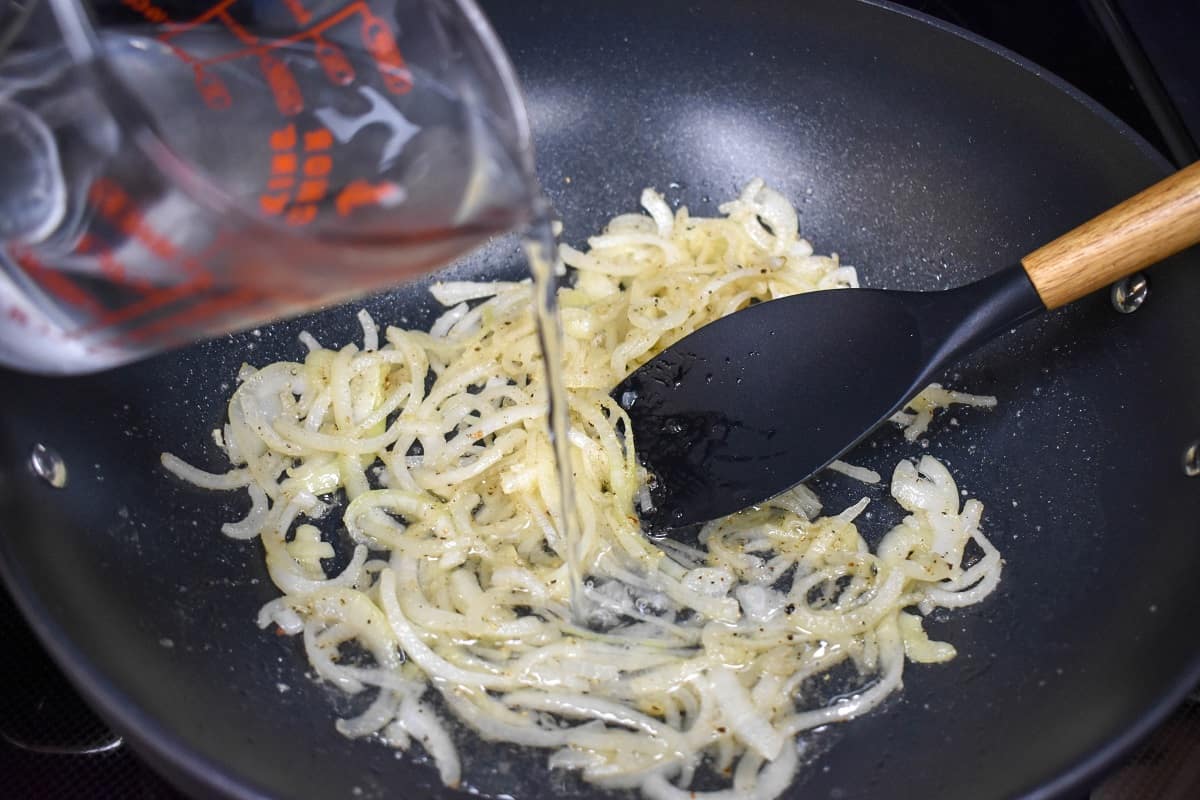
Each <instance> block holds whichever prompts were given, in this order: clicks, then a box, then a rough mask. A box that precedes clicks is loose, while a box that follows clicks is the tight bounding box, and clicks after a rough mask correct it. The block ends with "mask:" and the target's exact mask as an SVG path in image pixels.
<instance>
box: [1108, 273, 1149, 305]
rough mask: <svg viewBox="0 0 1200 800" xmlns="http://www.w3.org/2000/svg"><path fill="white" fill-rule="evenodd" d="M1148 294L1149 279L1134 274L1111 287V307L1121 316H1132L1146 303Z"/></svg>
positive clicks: (1140, 274) (1142, 274) (1142, 275)
mask: <svg viewBox="0 0 1200 800" xmlns="http://www.w3.org/2000/svg"><path fill="white" fill-rule="evenodd" d="M1148 294H1150V279H1149V278H1147V277H1146V275H1145V274H1144V273H1141V272H1136V273H1134V274H1133V275H1130V276H1128V277H1126V278H1122V279H1121V280H1119V281H1117V282H1116V283H1114V284H1113V285H1112V305H1113V308H1115V309H1116V310H1117V311H1120V312H1121V313H1122V314H1132V313H1133V312H1135V311H1137V310H1138V309H1139V308H1141V307H1142V303H1144V302H1146V296H1147V295H1148Z"/></svg>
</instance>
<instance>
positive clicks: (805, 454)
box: [613, 266, 1044, 530]
mask: <svg viewBox="0 0 1200 800" xmlns="http://www.w3.org/2000/svg"><path fill="white" fill-rule="evenodd" d="M1043 308H1044V307H1043V306H1042V303H1041V300H1040V299H1039V298H1038V295H1037V292H1036V291H1035V290H1034V289H1033V287H1032V285H1031V284H1030V283H1029V280H1028V278H1027V277H1026V275H1025V272H1024V270H1022V269H1021V268H1020V267H1019V266H1018V267H1014V268H1011V269H1009V270H1005V271H1004V272H1001V273H998V274H997V275H995V276H992V277H990V278H987V279H985V280H983V281H979V282H978V283H974V284H971V285H969V286H965V287H962V288H960V289H954V290H951V291H948V292H936V293H934V292H891V291H879V290H871V289H846V290H837V291H825V292H812V293H809V294H802V295H796V296H793V297H787V298H782V299H779V300H773V301H771V302H767V303H760V304H758V305H754V306H751V307H749V308H747V309H744V310H742V311H739V312H737V313H736V314H732V315H730V316H728V317H725V318H723V319H720V320H717V321H716V322H713V323H712V324H710V325H707V326H705V327H703V328H701V329H700V330H698V331H696V332H695V333H693V334H691V335H690V336H687V337H686V338H684V339H682V340H681V341H679V342H678V343H676V344H675V345H673V346H672V347H670V348H668V349H667V350H665V351H663V352H662V353H660V354H659V355H658V356H657V357H655V358H654V359H652V360H651V361H649V362H647V363H646V364H645V365H643V366H642V367H641V368H639V369H638V370H637V371H635V372H634V373H633V374H632V375H630V376H629V377H628V378H626V379H625V380H624V381H623V382H622V383H621V385H620V386H618V387H617V389H616V390H615V391H614V393H613V395H614V397H616V398H617V400H618V401H619V402H620V403H621V405H622V406H623V407H624V408H625V409H626V410H627V411H628V412H629V416H630V419H631V421H632V425H633V439H634V442H635V443H636V446H637V450H638V456H639V458H640V459H641V461H642V463H643V465H645V466H646V468H647V469H648V470H649V472H650V474H651V475H653V476H654V478H653V481H652V483H651V496H652V498H653V500H654V508H653V510H650V511H644V512H643V515H642V516H643V521H644V522H645V523H647V525H648V526H649V528H650V530H669V529H672V528H679V527H684V526H686V525H691V524H694V523H697V522H704V521H707V520H710V519H715V518H717V517H721V516H724V515H726V514H731V513H733V512H735V511H738V510H740V509H743V508H746V507H747V506H749V505H752V504H754V503H757V502H761V501H763V500H766V499H768V498H770V497H772V496H774V495H776V494H778V493H779V492H781V491H784V490H785V489H787V488H789V487H791V486H793V485H795V484H796V483H798V482H800V481H802V480H804V479H805V478H807V477H809V476H810V475H812V474H813V473H814V472H817V471H818V470H820V469H821V468H823V467H824V466H826V465H827V464H828V463H829V462H830V461H833V460H834V459H835V458H837V457H838V456H839V455H841V454H842V453H844V452H845V451H846V450H848V449H850V448H851V447H853V446H854V445H855V444H857V443H858V442H859V441H861V440H862V439H863V438H864V437H865V436H866V435H867V434H869V433H870V432H871V431H872V430H873V429H874V428H875V427H876V426H877V425H879V424H880V423H881V422H882V421H883V420H885V419H887V418H888V417H889V416H891V415H892V414H894V413H895V412H896V411H897V410H898V409H899V408H901V407H902V406H903V405H904V403H905V402H906V401H907V400H908V399H909V398H911V397H912V396H913V395H914V394H916V393H917V392H918V391H920V390H921V389H922V388H924V386H925V384H926V383H927V382H928V381H929V380H930V379H931V377H932V376H933V375H934V374H935V373H936V372H937V370H938V368H939V367H941V366H943V365H944V364H945V363H946V361H947V360H948V359H950V358H952V357H953V356H955V355H957V354H959V353H961V352H963V351H964V350H966V349H969V348H970V347H973V346H975V345H977V344H979V343H982V342H983V341H986V340H987V339H988V338H990V337H991V336H993V335H994V334H995V333H998V332H1000V331H1002V330H1005V329H1006V328H1008V327H1010V326H1012V325H1013V324H1015V323H1017V322H1019V321H1021V320H1023V319H1025V318H1027V317H1029V316H1031V315H1033V314H1035V313H1037V312H1038V311H1041V310H1043Z"/></svg>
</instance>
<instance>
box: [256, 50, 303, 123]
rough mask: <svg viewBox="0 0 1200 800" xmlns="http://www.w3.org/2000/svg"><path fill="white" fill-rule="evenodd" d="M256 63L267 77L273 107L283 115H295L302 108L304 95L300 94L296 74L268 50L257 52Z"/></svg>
mask: <svg viewBox="0 0 1200 800" xmlns="http://www.w3.org/2000/svg"><path fill="white" fill-rule="evenodd" d="M258 65H259V67H261V68H262V71H263V75H265V76H266V78H267V85H268V86H270V87H271V94H272V95H274V97H275V107H276V108H278V109H279V113H280V114H283V115H284V116H285V117H291V116H295V115H296V114H299V113H300V112H301V111H303V110H304V96H303V95H302V94H300V84H298V83H296V76H295V75H293V74H292V71H291V70H290V69H288V68H287V64H284V63H283V61H282V60H281V59H279V58H277V57H276V56H274V55H272V54H271V53H269V52H264V53H259V55H258Z"/></svg>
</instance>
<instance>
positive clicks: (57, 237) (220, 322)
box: [0, 30, 534, 372]
mask: <svg viewBox="0 0 1200 800" xmlns="http://www.w3.org/2000/svg"><path fill="white" fill-rule="evenodd" d="M103 41H104V46H105V50H106V52H107V53H108V55H109V64H110V65H111V68H112V71H113V72H114V73H115V74H116V75H117V76H119V78H120V82H121V83H122V84H123V85H124V86H125V87H135V88H136V95H137V98H138V100H139V105H140V106H141V109H142V110H144V111H145V112H146V114H147V115H148V116H149V118H150V119H151V121H152V124H153V127H154V129H155V131H156V133H157V136H158V137H160V138H161V141H162V142H163V143H165V145H166V146H167V150H165V151H163V152H164V153H165V154H166V160H167V162H168V163H174V164H175V165H176V169H175V170H174V171H173V174H171V175H164V174H163V173H162V172H161V171H159V170H158V169H156V168H155V166H154V165H152V164H151V163H150V162H149V160H148V159H147V158H146V157H145V155H144V153H143V152H142V151H141V150H139V149H138V147H136V146H133V145H134V142H132V141H130V139H131V138H137V137H138V136H139V133H138V130H137V127H136V126H135V125H131V121H130V119H129V118H128V116H127V115H125V116H124V117H123V114H124V111H127V109H126V110H123V109H122V108H121V107H120V106H119V105H117V106H115V107H114V106H113V105H112V104H110V103H106V102H104V100H103V99H102V98H100V97H99V96H98V95H97V94H96V93H95V92H94V91H91V90H90V89H89V88H88V84H87V82H86V81H81V80H79V76H78V75H77V74H73V71H72V70H71V69H69V68H64V67H62V66H61V64H62V63H63V62H64V61H65V58H64V57H63V56H62V54H61V53H53V52H44V53H32V54H23V55H22V59H24V61H23V62H19V63H17V62H14V61H13V59H12V58H11V57H10V58H9V59H6V62H5V64H4V65H3V68H2V71H3V72H4V74H3V75H0V92H2V93H3V95H2V96H3V97H4V99H5V100H6V101H11V102H14V103H17V104H19V105H20V106H21V108H22V109H24V110H27V111H28V112H29V114H30V115H32V116H33V117H34V118H36V120H37V121H38V122H40V123H41V124H42V126H43V127H44V128H45V129H46V130H48V131H49V132H50V134H51V135H52V137H53V140H54V142H55V144H56V147H55V148H53V149H52V151H51V155H52V156H56V157H57V160H58V164H54V163H53V158H52V157H47V158H46V159H44V162H43V163H42V165H41V166H39V167H38V168H37V170H35V172H36V173H38V174H40V175H42V176H43V177H44V176H49V177H44V179H43V181H42V182H43V184H45V186H50V187H51V188H53V187H54V186H58V193H59V196H60V203H59V206H60V207H61V210H60V212H59V217H60V218H59V220H58V222H56V223H55V224H54V225H52V226H51V225H46V224H45V223H44V222H43V224H42V227H43V228H47V227H49V228H52V230H50V231H49V232H48V233H47V232H46V231H44V230H41V231H37V232H36V234H35V235H29V236H26V237H24V238H25V241H21V240H19V239H18V240H17V241H16V242H15V244H14V245H13V246H10V247H6V248H5V250H4V256H5V257H4V259H3V261H4V264H3V275H2V276H0V363H7V364H8V365H10V366H17V367H23V368H25V369H33V370H35V371H49V372H84V371H92V370H95V369H100V368H104V367H107V366H111V365H114V364H119V363H123V362H126V361H130V360H133V359H134V358H137V357H139V356H141V355H144V354H146V353H148V352H153V351H156V350H160V349H164V348H165V347H168V346H172V345H175V344H181V343H185V342H187V341H191V340H194V339H197V338H203V337H206V336H211V335H214V334H217V333H222V332H226V331H229V330H235V329H238V328H244V327H249V326H252V325H254V324H257V323H259V322H263V321H267V320H270V319H275V318H279V317H282V316H287V315H290V314H294V313H299V312H301V311H304V310H308V309H310V308H312V307H313V306H316V305H323V304H328V303H332V302H337V301H340V300H346V299H349V298H351V297H353V296H356V295H361V294H364V293H366V292H368V291H370V290H373V289H379V288H384V287H387V286H390V285H395V284H398V283H401V282H403V281H404V280H406V279H409V278H411V277H414V276H416V275H420V274H423V273H426V272H429V271H431V270H433V269H435V268H437V267H439V266H442V265H444V264H446V263H449V262H450V261H452V260H454V259H455V258H456V257H458V256H460V255H463V254H464V253H466V252H467V251H468V250H470V249H471V248H473V247H474V246H475V245H477V244H479V243H481V242H482V241H483V240H484V239H486V238H487V237H489V236H491V235H493V234H495V233H498V232H501V231H505V230H509V229H512V228H514V227H519V226H520V225H521V224H523V223H524V222H525V221H527V220H528V219H529V215H530V209H531V205H532V197H533V196H534V188H533V180H532V170H531V166H530V164H529V156H528V153H524V152H520V151H517V150H514V147H513V144H512V143H513V141H514V140H516V139H517V138H519V137H517V136H516V135H515V133H514V132H513V131H512V130H511V129H507V130H506V129H505V125H511V123H509V122H506V120H504V119H503V118H500V117H497V116H495V115H491V116H489V114H488V109H487V103H486V102H484V101H485V100H486V98H482V97H480V96H478V95H477V94H474V95H473V94H472V92H474V91H475V90H474V89H473V88H472V87H471V86H470V85H469V83H464V84H461V85H451V84H450V83H447V82H446V81H443V80H440V79H435V78H434V76H432V75H428V74H426V73H424V72H422V71H421V70H420V68H418V67H416V66H411V67H409V69H408V73H407V74H408V75H409V76H410V78H409V81H410V83H409V84H408V85H406V86H405V87H403V88H404V91H402V92H400V91H397V88H398V87H397V86H396V85H395V81H391V82H389V81H385V80H383V79H382V77H381V74H380V73H379V71H378V70H377V69H374V67H372V65H371V64H365V63H360V61H361V60H362V59H360V58H359V57H358V56H357V55H356V54H355V53H353V52H352V51H349V50H347V51H346V53H345V63H346V67H347V68H348V69H349V70H351V72H353V73H354V74H356V75H358V76H360V78H361V79H355V80H352V81H347V82H341V83H339V82H337V81H333V80H331V77H330V75H329V74H328V73H329V67H328V63H327V62H328V53H326V54H325V55H324V56H322V55H321V53H320V52H319V51H318V48H317V46H316V45H313V44H311V43H304V42H296V43H291V44H289V45H287V46H286V47H279V48H276V49H275V50H273V51H272V61H271V63H270V64H264V63H263V60H262V59H260V58H234V57H230V54H229V53H228V37H217V36H213V37H207V36H205V35H204V33H203V31H200V32H196V35H193V36H191V37H190V38H189V39H188V40H187V54H186V55H187V58H183V57H181V56H180V53H179V49H180V47H179V43H173V44H172V45H170V46H168V44H165V43H164V42H162V41H161V40H159V39H155V38H152V37H149V36H146V35H143V34H141V33H136V32H134V33H128V32H126V33H123V32H119V31H112V30H109V31H106V32H105V34H104V36H103ZM56 56H57V58H56ZM322 58H324V59H325V60H324V62H323V61H322ZM37 64H41V65H43V66H45V65H47V64H58V65H60V66H58V67H56V70H57V71H56V72H55V71H54V70H43V71H42V72H41V73H40V74H42V75H49V76H50V77H47V78H42V79H41V80H40V83H39V81H38V79H36V78H35V77H34V76H37V75H39V71H38V70H37V69H35V68H31V67H32V66H36V65H37ZM198 64H208V66H207V67H206V68H205V69H204V70H200V69H199V68H198V67H197V65H198ZM280 65H282V67H283V68H286V70H287V72H286V74H287V75H288V76H291V82H290V83H289V82H288V81H283V80H282V79H281V78H279V75H280V74H283V73H279V72H274V73H273V72H272V71H271V70H277V69H279V68H280ZM373 70H374V71H373ZM14 76H16V77H14ZM273 76H274V77H273ZM393 77H394V76H393ZM285 84H286V85H285ZM281 85H285V86H284V88H285V90H281V89H280V86H281ZM5 87H7V88H8V91H5V90H4V89H5ZM147 141H150V142H151V145H153V139H150V140H147ZM45 186H43V187H41V188H40V191H42V192H43V193H45V191H46V188H45ZM21 200H22V198H14V197H12V196H9V197H6V198H3V201H2V202H0V207H2V206H5V205H7V204H9V203H14V202H20V201H21ZM25 205H26V206H28V202H27V200H26V202H25ZM43 205H46V206H52V205H53V204H52V203H43ZM29 227H30V228H31V229H32V228H33V227H35V226H34V225H33V224H30V226H29Z"/></svg>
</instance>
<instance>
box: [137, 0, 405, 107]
mask: <svg viewBox="0 0 1200 800" xmlns="http://www.w3.org/2000/svg"><path fill="white" fill-rule="evenodd" d="M123 2H126V4H127V5H129V4H131V3H135V4H136V3H140V2H141V0H123ZM237 2H239V0H221V2H219V3H216V4H215V5H213V6H211V7H210V8H209V9H208V10H207V11H205V12H204V13H203V14H200V15H199V16H197V17H193V18H192V19H190V20H187V21H181V22H174V23H171V24H170V25H169V26H168V27H167V28H166V29H165V30H163V31H162V32H161V33H159V35H158V39H159V41H160V42H162V43H163V44H165V45H167V46H168V47H170V48H171V50H172V52H174V53H175V55H176V56H177V57H178V58H179V59H180V60H182V61H183V62H184V63H185V64H188V65H189V66H191V67H192V68H193V70H194V72H195V79H196V87H197V89H198V90H199V92H200V95H201V97H202V98H203V99H204V102H205V104H206V105H207V106H208V107H209V108H212V109H214V110H221V109H225V108H229V106H230V104H231V103H232V100H231V98H230V94H229V90H228V88H227V87H226V86H225V84H224V83H223V82H222V81H221V80H220V79H219V78H217V77H216V76H215V75H213V74H212V73H211V72H209V71H208V70H206V69H205V68H206V67H211V66H212V65H214V64H220V63H223V62H227V61H236V60H238V59H242V58H249V57H256V58H257V59H258V62H259V67H260V68H261V69H262V72H263V75H264V77H265V78H266V80H267V85H268V86H269V87H270V89H271V92H272V94H273V95H274V96H275V104H276V106H277V107H278V108H279V110H280V112H281V113H283V114H285V115H289V116H290V115H294V114H297V113H299V112H300V111H301V110H303V108H304V99H303V97H302V96H301V92H300V88H299V85H298V83H297V82H296V79H295V76H294V75H292V73H291V71H290V70H289V69H288V68H287V65H286V64H284V63H283V61H282V60H281V59H279V58H278V57H276V56H274V55H273V54H272V53H271V51H273V50H278V49H280V48H286V47H288V46H290V45H293V44H295V43H297V42H306V43H308V44H311V45H312V46H313V49H314V51H315V53H316V58H317V61H318V63H319V64H320V65H321V68H322V70H323V71H324V72H325V76H326V77H327V78H328V79H329V81H330V82H331V83H333V84H334V85H337V86H344V85H346V84H348V83H350V82H351V81H353V80H354V78H355V73H354V68H353V67H352V66H351V64H350V61H349V60H348V59H347V58H346V55H345V53H343V52H342V50H341V49H340V48H339V47H338V46H337V45H334V44H332V43H330V42H329V41H328V40H326V39H325V38H324V36H323V35H322V34H323V33H324V32H325V31H327V30H329V29H330V28H333V27H335V26H336V25H339V24H341V23H343V22H345V21H346V20H349V19H351V18H353V17H355V16H357V17H358V18H359V20H360V23H361V25H360V34H361V36H362V39H363V45H364V48H365V50H366V52H367V53H368V54H369V55H370V56H371V58H372V60H373V61H374V62H375V68H376V70H377V71H378V72H379V75H380V77H381V78H382V79H383V83H384V85H385V86H386V87H387V88H388V90H389V91H390V92H392V93H393V94H405V93H407V92H408V91H410V90H411V89H412V85H413V79H412V72H411V71H410V70H409V69H408V65H407V63H406V62H405V60H404V56H403V55H402V54H401V52H400V46H399V45H398V44H397V42H396V36H395V34H394V33H393V31H392V29H391V28H390V27H389V26H388V24H387V22H386V21H385V20H384V19H383V18H382V17H378V16H376V15H375V14H374V13H372V11H371V8H370V6H369V5H368V4H367V2H366V0H355V1H354V2H351V3H347V4H346V5H343V6H342V7H340V8H338V9H337V10H336V11H334V12H333V13H332V14H330V15H328V16H326V17H325V18H323V19H321V20H319V21H317V22H315V23H312V22H311V21H312V14H311V13H310V12H309V11H308V10H307V9H305V8H304V7H303V6H302V5H301V4H300V0H284V3H285V5H286V6H287V8H288V11H289V12H290V13H291V15H292V17H293V18H294V19H295V20H296V21H297V23H299V24H300V26H301V29H300V30H299V31H297V32H296V33H294V34H292V35H291V36H287V37H284V38H279V39H260V38H259V37H258V36H256V35H254V34H253V33H252V32H251V31H249V30H247V29H246V27H245V26H243V25H242V24H241V23H239V22H238V21H237V20H236V19H234V17H233V16H232V15H231V14H230V13H229V9H230V8H231V7H232V6H233V5H234V4H235V3H237ZM130 7H133V6H132V5H131V6H130ZM139 13H142V15H143V16H146V18H147V19H150V16H148V15H147V13H148V12H146V11H141V12H139ZM152 21H153V20H152ZM162 21H163V22H167V21H168V20H167V18H166V17H165V14H164V16H163V19H162ZM214 21H215V22H219V23H220V24H221V25H224V26H225V28H226V30H227V31H228V32H229V33H231V34H232V35H233V36H234V37H235V38H236V39H237V40H238V41H239V42H241V44H242V45H243V47H242V48H240V49H235V50H232V51H229V52H225V53H221V54H219V55H215V56H210V57H207V58H197V57H195V56H193V55H192V54H191V53H190V52H188V50H187V49H186V46H185V45H184V44H181V43H178V42H176V41H173V40H175V39H177V38H178V37H180V36H182V35H183V34H186V33H188V32H189V31H192V30H195V29H196V28H198V27H200V26H203V25H207V24H209V23H211V22H214ZM310 23H311V24H310Z"/></svg>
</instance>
